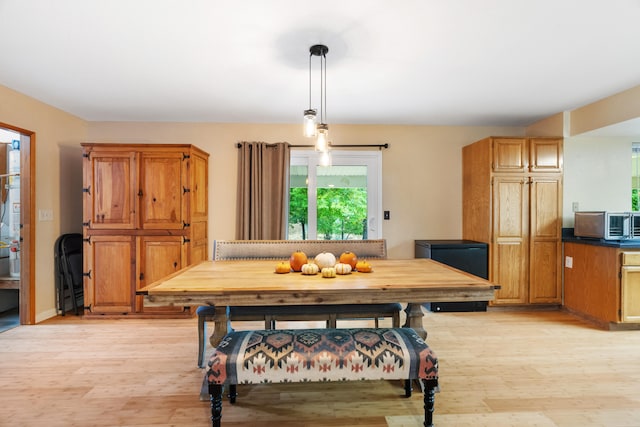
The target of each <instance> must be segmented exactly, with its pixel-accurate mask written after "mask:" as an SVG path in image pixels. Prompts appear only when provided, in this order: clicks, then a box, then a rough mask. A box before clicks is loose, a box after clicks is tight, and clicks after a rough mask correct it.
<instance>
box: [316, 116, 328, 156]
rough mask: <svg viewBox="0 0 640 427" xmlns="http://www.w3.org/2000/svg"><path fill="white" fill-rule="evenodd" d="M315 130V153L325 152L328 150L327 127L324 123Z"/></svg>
mask: <svg viewBox="0 0 640 427" xmlns="http://www.w3.org/2000/svg"><path fill="white" fill-rule="evenodd" d="M317 129H318V139H317V140H316V151H321V152H323V153H324V152H327V151H328V150H329V126H327V125H326V124H325V123H320V124H319V125H318V128H317Z"/></svg>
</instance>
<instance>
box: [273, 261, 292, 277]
mask: <svg viewBox="0 0 640 427" xmlns="http://www.w3.org/2000/svg"><path fill="white" fill-rule="evenodd" d="M290 271H291V265H289V263H288V262H286V261H280V262H279V263H277V264H276V273H278V274H284V273H289V272H290Z"/></svg>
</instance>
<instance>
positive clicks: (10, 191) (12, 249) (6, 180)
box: [0, 123, 35, 331]
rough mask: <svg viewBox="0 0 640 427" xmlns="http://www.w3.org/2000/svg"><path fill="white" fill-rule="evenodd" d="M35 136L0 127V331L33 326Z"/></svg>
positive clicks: (1, 124) (9, 126)
mask: <svg viewBox="0 0 640 427" xmlns="http://www.w3.org/2000/svg"><path fill="white" fill-rule="evenodd" d="M33 144H35V134H34V133H33V132H31V131H28V130H25V129H20V128H17V127H14V126H11V125H8V124H4V123H0V331H2V330H4V329H7V328H10V327H13V326H17V325H18V324H21V325H30V324H34V323H35V293H34V284H33V280H32V279H33V277H34V272H33V266H34V265H35V260H34V252H33V250H32V249H33V248H34V247H35V245H34V239H35V233H34V232H33V230H32V224H34V223H33V209H32V206H34V200H35V189H34V188H33V180H32V179H31V176H32V173H33V171H34V168H33V166H34V165H33V163H32V160H33V159H32V156H31V152H32V149H33Z"/></svg>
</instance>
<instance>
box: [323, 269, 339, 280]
mask: <svg viewBox="0 0 640 427" xmlns="http://www.w3.org/2000/svg"><path fill="white" fill-rule="evenodd" d="M322 277H325V278H327V279H331V278H333V277H336V269H335V268H333V267H325V268H323V269H322Z"/></svg>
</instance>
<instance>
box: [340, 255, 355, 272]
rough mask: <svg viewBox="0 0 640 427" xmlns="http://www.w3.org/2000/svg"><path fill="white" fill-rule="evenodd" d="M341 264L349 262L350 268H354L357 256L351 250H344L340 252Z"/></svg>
mask: <svg viewBox="0 0 640 427" xmlns="http://www.w3.org/2000/svg"><path fill="white" fill-rule="evenodd" d="M339 261H340V262H341V263H342V264H349V265H350V266H351V269H352V270H355V269H356V264H357V263H358V256H357V255H356V254H354V253H353V252H349V251H345V252H342V253H341V254H340V260H339Z"/></svg>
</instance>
